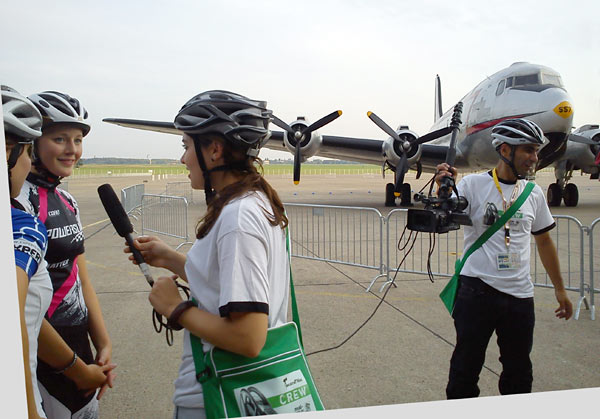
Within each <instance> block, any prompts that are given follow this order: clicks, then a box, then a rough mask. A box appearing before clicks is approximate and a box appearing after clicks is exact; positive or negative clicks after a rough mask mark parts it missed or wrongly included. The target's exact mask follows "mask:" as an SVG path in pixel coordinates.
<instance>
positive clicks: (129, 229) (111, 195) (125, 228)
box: [98, 183, 154, 286]
mask: <svg viewBox="0 0 600 419" xmlns="http://www.w3.org/2000/svg"><path fill="white" fill-rule="evenodd" d="M98 195H99V196H100V201H102V205H104V210H105V211H106V213H107V214H108V218H110V222H111V223H112V225H113V226H114V227H115V230H116V231H117V234H119V236H121V237H123V238H125V240H126V241H127V245H128V246H129V248H130V249H131V253H133V257H134V258H135V261H136V262H137V263H138V266H139V267H140V269H141V271H142V273H143V274H144V276H145V277H146V281H148V283H149V284H150V286H152V285H154V279H152V275H150V268H149V267H148V265H147V264H146V262H145V261H144V257H143V256H142V254H141V253H140V251H139V250H138V249H137V248H136V247H135V246H134V245H133V238H132V237H131V233H133V225H131V221H129V216H127V213H125V210H124V209H123V205H121V201H119V198H117V195H116V194H115V191H114V190H113V188H112V186H111V185H110V184H109V183H105V184H104V185H100V186H99V187H98Z"/></svg>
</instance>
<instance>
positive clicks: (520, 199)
mask: <svg viewBox="0 0 600 419" xmlns="http://www.w3.org/2000/svg"><path fill="white" fill-rule="evenodd" d="M534 186H535V183H533V182H527V185H526V186H525V189H524V190H523V192H521V194H520V195H519V197H518V198H517V200H516V201H515V202H513V204H512V205H511V206H510V207H509V208H508V209H507V210H506V212H505V213H504V214H502V217H500V218H499V219H498V220H496V222H495V223H494V224H492V225H491V226H490V227H489V228H488V229H487V230H485V231H484V232H483V234H481V236H479V238H478V239H477V240H476V241H475V243H473V244H472V245H471V246H470V247H469V249H468V250H467V251H466V252H465V255H464V256H463V258H462V259H461V260H460V262H459V263H458V264H457V265H456V266H455V272H454V274H455V275H457V274H459V273H460V271H461V270H462V268H463V265H464V264H465V262H466V261H467V258H468V257H469V256H471V254H472V253H473V252H474V251H475V250H477V249H479V248H480V247H481V246H482V245H483V243H485V242H486V241H487V240H488V239H489V238H490V237H492V235H493V234H494V233H495V232H496V231H498V230H499V229H500V227H502V226H503V225H504V224H506V223H507V222H508V220H510V219H511V218H512V216H513V215H515V213H516V212H517V210H518V209H519V208H521V205H523V203H524V202H525V200H526V199H527V197H528V196H529V194H530V193H531V191H532V190H533V188H534Z"/></svg>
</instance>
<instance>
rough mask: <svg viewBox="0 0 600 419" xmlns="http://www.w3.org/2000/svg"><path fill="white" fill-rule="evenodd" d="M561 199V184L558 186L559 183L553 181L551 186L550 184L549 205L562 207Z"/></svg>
mask: <svg viewBox="0 0 600 419" xmlns="http://www.w3.org/2000/svg"><path fill="white" fill-rule="evenodd" d="M561 199H562V193H561V191H560V186H558V183H551V184H550V186H548V197H547V200H548V206H550V207H560V201H561Z"/></svg>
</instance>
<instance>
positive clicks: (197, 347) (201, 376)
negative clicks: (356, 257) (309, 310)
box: [190, 227, 304, 382]
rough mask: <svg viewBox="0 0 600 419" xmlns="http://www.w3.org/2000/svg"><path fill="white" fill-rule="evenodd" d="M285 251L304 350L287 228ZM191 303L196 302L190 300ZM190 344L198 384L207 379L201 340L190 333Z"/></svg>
mask: <svg viewBox="0 0 600 419" xmlns="http://www.w3.org/2000/svg"><path fill="white" fill-rule="evenodd" d="M285 249H286V252H287V256H288V261H289V267H290V299H291V300H292V321H293V322H294V323H296V327H297V329H298V339H299V340H300V346H301V347H302V348H304V343H303V342H302V331H301V329H300V315H299V314H298V305H297V304H296V293H295V292H294V282H293V281H292V255H291V251H290V232H289V230H288V228H287V227H286V228H285ZM192 301H193V302H194V303H196V305H197V301H196V300H195V299H194V298H192ZM190 344H191V345H192V357H193V358H194V366H195V368H196V379H197V380H198V381H200V382H202V381H203V380H205V379H206V378H207V372H208V369H207V366H206V363H205V362H204V349H203V347H202V340H201V339H200V338H199V337H197V336H196V335H194V334H192V333H190Z"/></svg>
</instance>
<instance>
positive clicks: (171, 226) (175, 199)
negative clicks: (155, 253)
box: [141, 194, 190, 249]
mask: <svg viewBox="0 0 600 419" xmlns="http://www.w3.org/2000/svg"><path fill="white" fill-rule="evenodd" d="M187 209H188V203H187V200H186V199H185V198H184V197H181V196H167V195H155V194H143V195H142V206H141V219H142V235H144V234H145V232H151V233H156V234H162V235H165V236H169V237H174V238H178V239H182V240H183V242H181V243H180V244H179V245H178V246H177V249H179V248H180V247H181V246H183V245H184V244H186V243H190V241H189V236H188V217H187Z"/></svg>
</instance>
